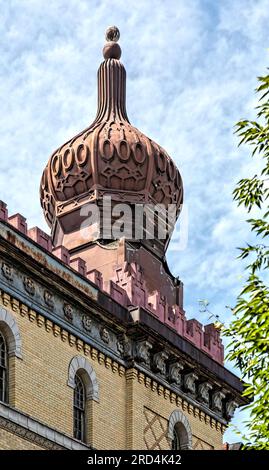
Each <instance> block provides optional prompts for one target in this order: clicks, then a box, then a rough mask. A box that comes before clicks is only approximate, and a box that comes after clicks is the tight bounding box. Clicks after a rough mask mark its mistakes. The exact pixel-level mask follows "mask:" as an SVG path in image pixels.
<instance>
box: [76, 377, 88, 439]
mask: <svg viewBox="0 0 269 470" xmlns="http://www.w3.org/2000/svg"><path fill="white" fill-rule="evenodd" d="M74 437H75V438H76V439H79V440H80V441H85V388H84V384H83V382H82V380H81V378H80V377H79V376H78V375H76V376H75V389H74Z"/></svg>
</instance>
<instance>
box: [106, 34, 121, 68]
mask: <svg viewBox="0 0 269 470" xmlns="http://www.w3.org/2000/svg"><path fill="white" fill-rule="evenodd" d="M119 39H120V31H119V28H117V26H110V27H109V28H108V29H107V30H106V40H107V43H106V44H105V45H104V49H103V56H104V58H105V59H106V60H107V59H117V60H119V59H120V56H121V48H120V46H119V44H117V41H118V40H119Z"/></svg>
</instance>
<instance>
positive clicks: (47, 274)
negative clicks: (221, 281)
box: [0, 27, 245, 450]
mask: <svg viewBox="0 0 269 470" xmlns="http://www.w3.org/2000/svg"><path fill="white" fill-rule="evenodd" d="M118 39H119V31H118V29H117V28H115V27H112V28H110V29H109V30H108V32H107V43H106V45H105V47H104V50H103V54H104V59H105V60H104V62H103V63H102V64H101V66H100V68H99V71H98V111H97V116H96V119H95V121H94V122H93V124H92V125H91V126H90V127H89V128H87V129H85V130H84V131H82V132H81V133H79V134H78V135H77V136H75V137H74V138H73V139H71V140H70V141H69V142H67V143H65V144H64V145H63V146H62V147H60V148H59V149H57V151H56V152H54V153H53V154H52V156H51V158H50V160H49V162H48V164H47V166H46V168H45V170H44V173H43V176H42V180H41V186H40V195H41V205H42V208H43V211H44V214H45V217H46V220H47V221H48V223H49V225H50V227H51V235H48V234H46V233H44V232H43V231H42V230H40V229H39V228H38V227H34V228H30V229H29V228H28V227H27V221H26V219H25V218H24V217H23V216H22V215H20V214H15V215H11V216H10V215H9V214H8V209H7V205H6V204H5V203H4V202H1V203H0V449H32V450H34V449H39V450H41V449H74V450H75V449H77V450H79V449H92V448H94V449H111V450H112V449H147V450H160V449H162V450H166V449H201V450H203V449H209V450H217V449H221V448H222V435H223V432H224V431H225V429H226V426H227V424H228V422H229V420H230V419H231V418H232V416H233V413H234V410H235V408H236V407H237V406H241V405H243V404H244V403H245V401H244V400H245V399H243V398H242V389H243V386H242V383H241V381H240V380H239V379H238V378H237V377H236V376H235V375H234V374H232V373H231V372H229V371H228V370H227V369H226V368H225V367H224V365H223V346H222V343H221V339H220V333H219V330H218V329H216V328H215V327H214V325H213V324H210V325H206V326H205V327H203V325H201V324H200V323H199V322H198V321H197V320H195V319H191V320H187V318H186V315H185V312H184V308H183V285H182V282H181V281H179V280H178V279H177V278H175V277H174V276H173V275H172V274H171V272H170V271H169V268H168V266H167V263H166V260H165V252H166V250H167V247H168V243H169V240H170V237H171V232H172V228H173V225H174V222H175V220H176V218H177V217H178V216H179V214H180V209H181V206H182V202H183V185H182V179H181V176H180V173H179V171H178V169H177V168H176V166H175V164H174V162H173V160H172V159H171V158H170V157H169V156H168V155H167V153H166V152H165V150H164V149H162V148H161V147H160V146H159V145H158V144H156V143H155V142H153V141H152V140H151V139H149V138H148V137H146V136H145V135H143V134H142V133H141V132H140V131H139V130H138V129H136V128H134V127H133V126H132V125H131V124H130V122H129V120H128V117H127V113H126V107H125V86H126V74H125V69H124V67H123V65H122V64H121V62H120V60H119V59H120V55H121V50H120V47H119V45H118V42H117V41H118ZM126 204H127V205H128V207H129V213H128V215H129V219H128V221H127V225H128V230H127V234H126V232H125V234H124V236H120V235H119V236H115V232H113V230H112V231H111V226H113V227H114V226H115V225H113V224H115V221H116V220H117V217H119V216H120V214H121V212H122V211H124V207H123V205H126ZM156 205H157V206H158V209H159V210H160V213H161V216H160V217H158V218H157V219H158V220H157V219H156V217H155V212H154V211H155V208H156ZM93 207H94V208H97V209H98V213H96V214H95V215H94V217H95V218H94V223H92V222H93V218H92V217H93V215H92V214H93V212H94V211H93ZM141 207H142V209H143V210H142V219H139V220H140V223H139V224H138V223H137V220H138V219H137V217H138V216H137V212H136V211H137V210H138V211H139V210H141ZM170 207H172V208H173V209H174V218H172V219H171V218H169V217H168V212H169V210H170ZM143 211H144V212H143ZM145 212H146V213H147V216H148V219H147V223H145V224H144V219H145ZM89 213H90V222H91V223H89ZM140 215H141V212H140ZM126 220H127V219H126ZM126 220H125V221H126ZM171 220H172V222H171ZM157 223H158V224H159V225H158V226H157ZM125 225H126V224H125ZM137 225H139V230H140V232H139V233H140V234H139V236H138V234H137ZM160 226H161V229H162V230H163V229H164V228H167V231H164V232H165V235H164V236H163V237H159V236H158V235H157V232H158V230H159V229H160ZM108 227H109V228H108ZM149 227H150V228H151V229H152V233H153V236H152V237H149V236H148V234H149V231H150V229H149ZM125 228H126V227H125ZM157 229H158V230H157ZM158 233H159V232H158Z"/></svg>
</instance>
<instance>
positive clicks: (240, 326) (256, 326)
mask: <svg viewBox="0 0 269 470" xmlns="http://www.w3.org/2000/svg"><path fill="white" fill-rule="evenodd" d="M258 80H259V86H258V88H257V90H256V91H257V92H258V93H260V94H262V96H261V97H260V100H259V106H257V121H248V120H244V121H239V122H238V123H237V124H236V131H235V132H236V133H237V134H238V136H239V137H240V143H239V145H241V144H248V145H250V146H251V150H252V157H253V158H255V159H257V168H258V166H259V165H260V166H261V170H260V171H257V174H255V175H254V176H252V177H250V178H244V179H241V180H240V181H239V182H238V183H237V186H236V188H235V190H234V192H233V196H234V199H235V201H237V203H238V205H239V206H240V205H243V206H244V207H245V209H246V212H247V213H251V214H253V213H254V215H252V217H251V218H248V219H247V222H248V224H249V225H250V228H251V231H252V232H253V233H254V234H255V235H256V238H255V241H256V244H246V246H244V247H241V248H239V250H240V255H239V258H241V259H244V260H246V261H247V262H248V264H247V266H246V271H247V280H246V283H245V285H244V286H243V289H242V291H241V293H240V295H239V297H238V298H237V302H236V305H235V307H234V308H233V320H232V322H231V324H230V325H229V327H228V328H226V329H225V334H226V335H227V336H229V338H230V339H231V342H230V351H229V354H228V359H230V360H233V361H234V362H235V365H236V366H237V367H238V368H239V369H240V371H241V374H242V378H243V379H244V380H245V381H246V386H245V390H244V395H245V396H247V397H249V398H251V399H252V402H251V403H250V405H248V408H249V410H250V419H249V421H248V422H247V424H246V425H247V429H248V439H247V441H245V448H252V449H256V450H262V449H267V450H269V288H268V287H267V285H266V279H268V271H267V270H268V268H269V246H268V237H269V221H268V216H269V204H268V202H269V185H268V180H269V75H267V76H265V77H258ZM258 164H259V165H258ZM257 214H258V216H257ZM255 216H256V217H255Z"/></svg>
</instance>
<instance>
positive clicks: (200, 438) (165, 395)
mask: <svg viewBox="0 0 269 470" xmlns="http://www.w3.org/2000/svg"><path fill="white" fill-rule="evenodd" d="M1 302H2V306H3V308H5V309H7V310H9V311H10V312H11V314H12V315H13V317H14V318H15V319H16V322H17V325H18V328H19V330H20V334H21V338H22V356H23V357H22V359H20V358H17V357H12V358H10V364H9V366H10V377H9V387H10V394H9V403H10V405H11V406H13V407H15V408H16V409H17V410H19V411H21V412H23V413H26V414H27V415H30V416H31V417H33V418H34V419H37V420H38V421H40V422H42V423H44V424H46V425H48V426H50V427H51V428H54V429H56V430H58V431H60V432H62V433H65V434H67V435H69V436H72V434H73V406H72V405H73V389H72V388H71V387H70V386H68V385H67V381H68V369H69V364H70V361H71V360H72V358H73V357H74V356H77V355H80V356H83V357H86V359H87V361H89V363H90V364H91V366H92V367H93V368H94V371H95V373H96V376H97V380H98V384H99V402H97V401H94V400H89V401H88V403H87V440H88V444H89V445H91V446H93V447H94V448H96V449H111V450H112V449H156V450H158V449H169V448H170V442H169V440H168V439H167V436H166V430H167V426H168V420H169V416H170V415H171V413H172V412H173V411H174V410H176V409H178V410H181V411H182V412H183V413H184V414H185V415H186V416H187V418H188V420H189V423H190V426H191V430H192V434H193V446H195V448H197V449H203V448H208V449H220V448H221V446H222V433H223V431H224V426H223V425H221V424H220V423H219V422H217V421H216V420H215V419H213V418H211V417H209V416H207V415H206V414H205V413H203V412H201V411H200V410H199V409H198V408H194V407H193V406H192V405H190V404H188V403H187V402H186V401H184V400H182V398H181V397H180V396H177V395H176V394H175V393H173V392H171V391H170V390H168V389H165V388H164V387H163V386H162V385H160V384H158V382H157V381H155V380H153V379H152V378H150V377H147V376H146V375H145V374H144V373H141V372H139V371H138V370H136V369H128V370H125V369H124V367H123V366H121V365H119V364H117V363H116V362H115V361H112V360H111V359H110V358H108V357H105V356H104V354H102V353H100V352H98V351H97V350H96V349H94V348H92V347H90V346H89V345H87V344H85V343H83V341H81V340H79V339H77V338H76V337H75V336H73V335H71V334H69V333H68V332H67V331H64V330H62V329H61V328H60V327H59V326H57V325H54V324H53V323H52V322H51V321H49V320H47V319H45V318H44V317H42V316H40V315H37V314H36V312H34V311H32V310H30V309H28V308H27V307H26V306H25V305H23V304H21V303H18V302H12V299H10V297H9V295H7V294H6V293H2V296H1ZM152 421H153V423H151V422H152ZM154 427H155V428H156V429H155V428H154ZM0 436H1V439H0V448H1V449H8V448H10V449H19V448H20V449H29V448H31V449H37V448H38V446H37V445H36V444H34V443H31V442H29V441H26V440H24V439H22V438H20V437H18V436H16V435H13V434H12V433H10V432H7V431H4V430H1V434H0Z"/></svg>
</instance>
